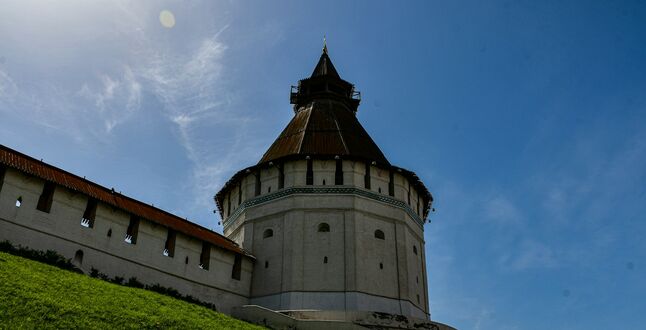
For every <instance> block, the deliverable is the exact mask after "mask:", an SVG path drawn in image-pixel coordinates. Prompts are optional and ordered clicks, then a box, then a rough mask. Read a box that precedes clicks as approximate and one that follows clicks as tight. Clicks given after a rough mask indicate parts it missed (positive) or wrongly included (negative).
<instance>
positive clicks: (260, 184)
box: [254, 170, 262, 196]
mask: <svg viewBox="0 0 646 330" xmlns="http://www.w3.org/2000/svg"><path fill="white" fill-rule="evenodd" d="M255 177H256V189H255V191H254V196H258V195H260V191H261V190H260V189H261V188H262V183H261V182H260V170H258V172H256V175H255Z"/></svg>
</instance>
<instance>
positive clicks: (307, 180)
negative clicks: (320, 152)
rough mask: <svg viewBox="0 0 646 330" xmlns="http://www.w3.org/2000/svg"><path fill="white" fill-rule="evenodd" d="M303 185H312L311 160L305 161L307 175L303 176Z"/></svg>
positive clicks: (312, 171)
mask: <svg viewBox="0 0 646 330" xmlns="http://www.w3.org/2000/svg"><path fill="white" fill-rule="evenodd" d="M305 184H306V185H308V186H311V185H313V184H314V170H313V169H312V158H308V159H307V173H306V174H305Z"/></svg>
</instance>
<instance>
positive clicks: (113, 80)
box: [78, 66, 142, 133]
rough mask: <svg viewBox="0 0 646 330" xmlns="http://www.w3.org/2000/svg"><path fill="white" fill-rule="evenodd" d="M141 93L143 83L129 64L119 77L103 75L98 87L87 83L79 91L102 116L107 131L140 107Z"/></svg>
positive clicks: (100, 116) (99, 115) (97, 114)
mask: <svg viewBox="0 0 646 330" xmlns="http://www.w3.org/2000/svg"><path fill="white" fill-rule="evenodd" d="M141 93H142V86H141V83H139V81H138V80H137V77H135V75H134V73H133V72H132V70H131V69H130V67H129V66H125V67H124V68H123V72H122V74H121V75H120V76H118V77H112V76H110V75H107V74H103V75H101V76H100V77H99V81H98V87H96V89H93V88H92V87H90V86H89V84H88V83H85V84H83V86H82V87H81V89H80V90H79V91H78V95H79V96H81V97H83V98H85V99H86V100H88V101H90V105H91V108H92V109H94V110H95V111H96V116H98V117H99V118H101V120H102V122H103V124H104V128H105V131H106V132H107V133H109V132H110V131H112V129H113V128H114V127H115V126H117V125H118V124H120V123H122V122H124V121H126V120H128V118H129V117H130V116H131V115H132V114H133V112H135V111H137V110H138V109H139V108H140V106H141V98H142V95H141ZM92 105H93V106H92Z"/></svg>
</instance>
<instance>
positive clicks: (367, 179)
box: [363, 162, 370, 189]
mask: <svg viewBox="0 0 646 330" xmlns="http://www.w3.org/2000/svg"><path fill="white" fill-rule="evenodd" d="M363 181H364V182H363V185H364V187H365V188H366V189H370V163H368V162H366V174H365V175H364V176H363Z"/></svg>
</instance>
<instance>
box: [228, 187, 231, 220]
mask: <svg viewBox="0 0 646 330" xmlns="http://www.w3.org/2000/svg"><path fill="white" fill-rule="evenodd" d="M230 215H231V193H229V196H228V197H227V217H228V216H230Z"/></svg>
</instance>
